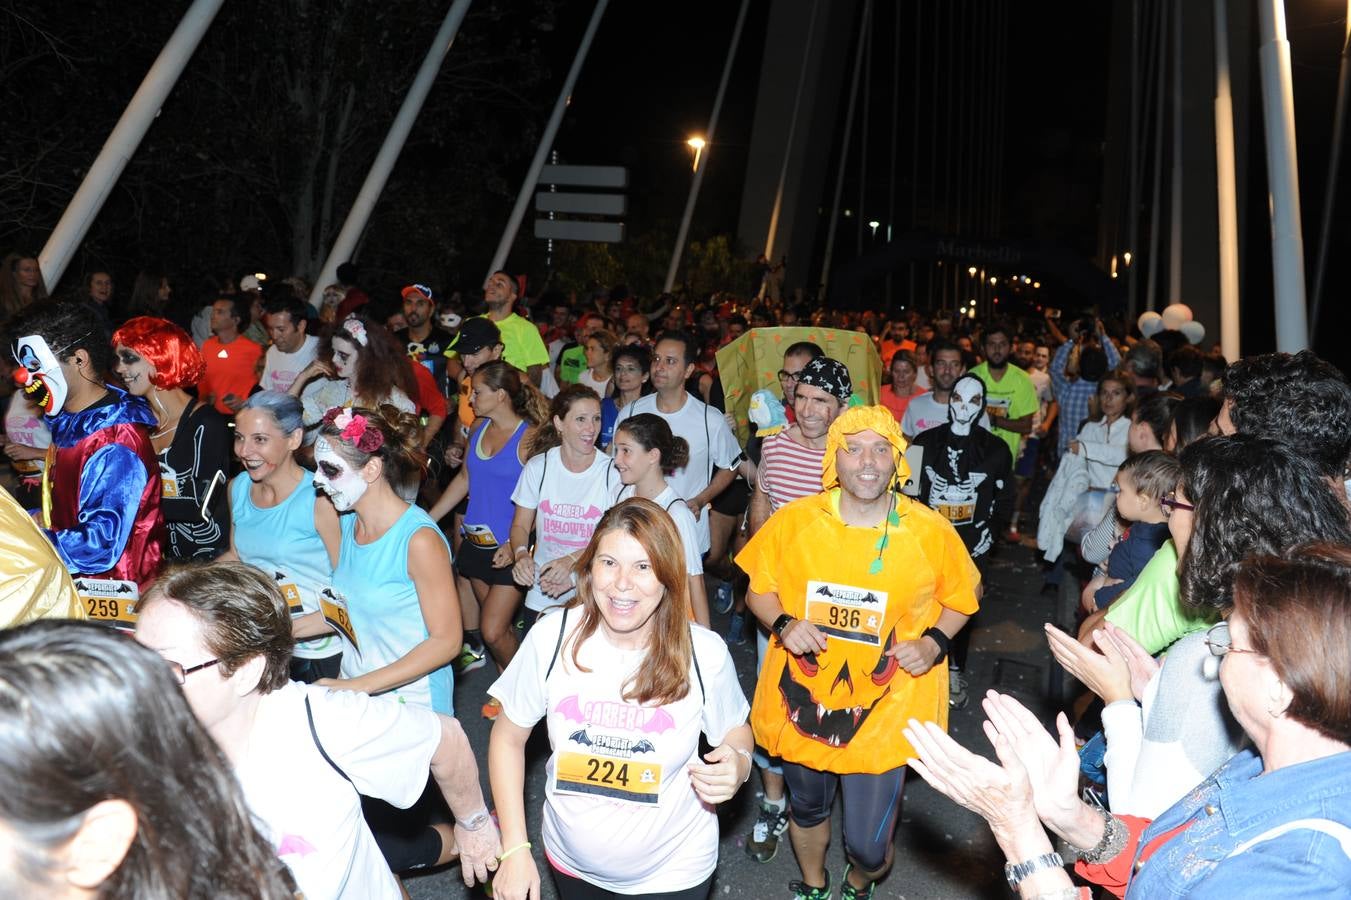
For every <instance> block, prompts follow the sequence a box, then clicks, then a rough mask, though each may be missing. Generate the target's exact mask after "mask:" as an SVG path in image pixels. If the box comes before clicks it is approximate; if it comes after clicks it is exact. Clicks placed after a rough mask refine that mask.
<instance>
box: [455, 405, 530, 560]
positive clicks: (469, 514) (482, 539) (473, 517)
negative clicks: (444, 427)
mask: <svg viewBox="0 0 1351 900" xmlns="http://www.w3.org/2000/svg"><path fill="white" fill-rule="evenodd" d="M488 424H489V423H488V422H486V421H485V422H484V423H483V424H482V425H480V426H479V427H478V428H476V429H474V433H473V434H472V435H470V437H469V447H470V450H469V452H468V453H466V454H465V458H464V464H465V465H466V466H468V467H469V507H468V509H466V510H465V514H464V537H465V540H467V541H469V542H470V543H471V544H473V545H474V546H476V547H481V548H483V549H485V550H496V549H497V548H498V546H499V545H501V544H504V543H506V541H507V538H508V532H510V530H511V519H512V517H513V516H514V515H515V512H516V507H515V506H513V505H512V502H511V492H512V491H514V490H516V481H517V479H519V478H520V477H521V469H522V468H524V466H522V465H521V458H520V456H519V454H518V452H517V448H519V447H520V444H521V436H522V435H524V434H525V422H521V423H520V424H518V425H517V426H516V430H515V431H514V432H512V434H511V437H510V438H508V439H507V442H506V443H505V444H504V445H503V446H502V449H501V450H498V451H497V452H496V453H494V454H493V455H492V456H483V455H482V447H483V432H484V431H485V430H486V429H487V427H488Z"/></svg>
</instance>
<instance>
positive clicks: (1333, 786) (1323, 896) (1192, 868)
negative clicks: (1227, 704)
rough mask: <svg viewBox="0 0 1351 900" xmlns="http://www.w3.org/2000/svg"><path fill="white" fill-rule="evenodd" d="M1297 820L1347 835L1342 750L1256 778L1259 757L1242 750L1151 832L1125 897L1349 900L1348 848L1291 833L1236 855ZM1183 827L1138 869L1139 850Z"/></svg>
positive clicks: (1350, 801)
mask: <svg viewBox="0 0 1351 900" xmlns="http://www.w3.org/2000/svg"><path fill="white" fill-rule="evenodd" d="M1259 776H1260V777H1259ZM1301 819H1325V820H1326V819H1330V820H1332V821H1333V822H1335V823H1340V824H1341V825H1342V826H1348V827H1351V751H1347V752H1344V753H1338V754H1336V755H1334V756H1329V757H1325V758H1323V759H1316V760H1313V761H1312V762H1306V763H1299V764H1298V765H1293V766H1287V767H1285V768H1281V769H1278V770H1276V771H1275V772H1271V773H1269V774H1267V775H1262V759H1261V757H1259V756H1258V755H1257V753H1256V752H1255V751H1254V750H1252V749H1251V748H1249V749H1246V750H1243V751H1241V752H1239V753H1238V754H1237V755H1236V756H1234V758H1233V759H1231V760H1229V762H1227V763H1225V764H1224V765H1223V766H1221V767H1220V768H1219V769H1218V770H1216V772H1215V773H1214V774H1213V775H1211V776H1210V777H1209V778H1208V779H1206V780H1205V781H1204V782H1202V783H1201V784H1200V785H1198V786H1197V787H1196V788H1195V789H1193V790H1192V791H1191V793H1189V794H1188V795H1187V796H1185V797H1183V798H1182V799H1181V800H1179V801H1178V802H1177V803H1176V804H1174V805H1173V807H1172V808H1171V809H1169V810H1168V811H1166V812H1165V813H1163V815H1161V816H1159V817H1158V818H1157V819H1155V820H1154V821H1153V823H1151V824H1150V826H1149V829H1148V830H1147V831H1146V832H1145V834H1144V837H1143V838H1142V839H1141V841H1140V842H1139V844H1138V846H1137V850H1136V855H1137V862H1136V866H1137V867H1139V868H1138V871H1136V873H1135V875H1134V877H1133V878H1132V879H1131V881H1130V888H1129V890H1128V891H1127V894H1126V896H1127V897H1128V898H1130V900H1141V898H1148V900H1155V898H1160V897H1183V896H1185V897H1189V898H1203V897H1214V898H1221V897H1222V898H1226V900H1229V898H1236V897H1257V898H1263V900H1266V898H1276V897H1280V898H1287V897H1310V898H1313V897H1317V898H1319V900H1332V898H1351V845H1344V844H1343V843H1341V842H1339V840H1338V838H1337V837H1336V836H1333V835H1329V834H1327V833H1324V832H1321V831H1317V830H1314V829H1311V828H1295V829H1292V830H1290V831H1287V832H1285V833H1283V834H1280V835H1278V836H1275V837H1270V838H1267V839H1264V840H1260V841H1258V842H1257V843H1254V844H1252V845H1251V846H1250V847H1247V848H1246V849H1243V850H1241V852H1235V851H1238V850H1239V848H1240V847H1242V845H1244V844H1245V842H1250V841H1253V840H1254V839H1256V838H1258V837H1259V836H1263V835H1265V834H1267V833H1268V832H1270V831H1271V830H1272V829H1275V828H1277V827H1278V826H1280V825H1283V824H1286V823H1290V822H1294V821H1296V820H1301ZM1188 822H1191V826H1190V827H1188V828H1187V829H1186V830H1185V831H1183V832H1181V833H1180V834H1177V835H1176V836H1174V837H1173V838H1172V840H1170V841H1168V842H1167V843H1165V844H1164V845H1163V846H1161V847H1160V848H1159V849H1158V850H1157V851H1156V852H1155V853H1154V855H1153V856H1151V857H1150V859H1149V861H1148V862H1146V863H1144V864H1143V866H1141V864H1140V863H1139V862H1138V856H1139V848H1140V847H1144V846H1146V845H1147V844H1148V843H1149V842H1150V841H1152V840H1153V839H1155V838H1156V837H1158V836H1159V835H1161V834H1163V833H1165V832H1168V831H1171V830H1173V829H1175V828H1178V827H1180V826H1182V825H1185V824H1186V823H1188ZM1342 837H1343V839H1346V840H1348V841H1349V842H1351V832H1348V831H1346V830H1345V829H1343V830H1342Z"/></svg>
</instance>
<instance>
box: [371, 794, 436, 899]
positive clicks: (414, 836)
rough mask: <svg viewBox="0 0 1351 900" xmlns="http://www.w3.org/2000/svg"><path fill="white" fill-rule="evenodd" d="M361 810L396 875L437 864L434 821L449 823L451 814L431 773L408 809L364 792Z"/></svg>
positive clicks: (386, 860) (382, 853) (381, 851)
mask: <svg viewBox="0 0 1351 900" xmlns="http://www.w3.org/2000/svg"><path fill="white" fill-rule="evenodd" d="M361 814H362V815H363V816H364V817H365V819H366V824H367V826H369V827H370V829H371V834H372V835H373V836H374V837H375V843H376V845H377V846H379V848H380V853H381V855H383V856H384V857H385V862H386V863H388V864H389V868H390V870H391V871H392V872H394V873H395V874H396V875H397V874H399V873H400V872H408V871H412V870H414V869H425V868H426V867H427V866H434V865H436V861H437V859H438V858H440V856H441V849H442V846H441V835H440V833H439V832H437V830H436V829H435V828H433V827H432V825H433V824H449V823H450V821H451V815H450V810H448V809H446V801H445V799H444V798H443V797H442V796H441V790H440V788H439V787H437V784H436V782H435V781H434V780H433V779H432V778H431V777H430V776H428V778H427V786H426V787H425V788H423V790H422V796H421V797H419V798H418V800H417V802H416V803H414V804H413V805H412V806H410V807H409V808H408V809H399V808H398V807H397V806H391V805H390V804H388V803H386V802H385V801H383V800H376V799H375V798H373V797H365V796H363V797H362V798H361Z"/></svg>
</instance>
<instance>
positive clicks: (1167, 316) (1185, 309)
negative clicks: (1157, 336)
mask: <svg viewBox="0 0 1351 900" xmlns="http://www.w3.org/2000/svg"><path fill="white" fill-rule="evenodd" d="M1191 320H1192V310H1191V307H1190V306H1188V305H1187V304H1185V303H1173V304H1171V305H1169V306H1167V307H1165V308H1164V310H1163V327H1164V328H1167V329H1168V330H1170V331H1179V330H1181V328H1182V323H1183V322H1190V321H1191Z"/></svg>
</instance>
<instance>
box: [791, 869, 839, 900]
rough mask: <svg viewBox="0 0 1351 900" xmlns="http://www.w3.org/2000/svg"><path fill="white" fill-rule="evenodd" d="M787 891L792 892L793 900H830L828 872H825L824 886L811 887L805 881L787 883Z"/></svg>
mask: <svg viewBox="0 0 1351 900" xmlns="http://www.w3.org/2000/svg"><path fill="white" fill-rule="evenodd" d="M788 890H790V891H792V892H793V900H830V898H831V896H832V894H831V892H830V872H826V886H825V887H812V886H811V885H810V884H807V882H805V881H790V882H788Z"/></svg>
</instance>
